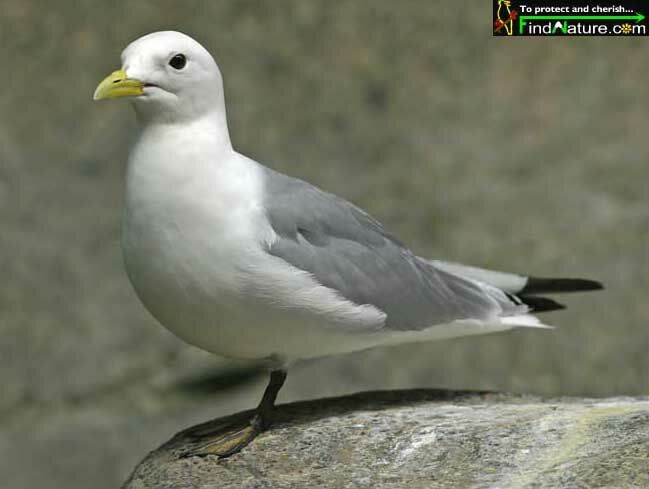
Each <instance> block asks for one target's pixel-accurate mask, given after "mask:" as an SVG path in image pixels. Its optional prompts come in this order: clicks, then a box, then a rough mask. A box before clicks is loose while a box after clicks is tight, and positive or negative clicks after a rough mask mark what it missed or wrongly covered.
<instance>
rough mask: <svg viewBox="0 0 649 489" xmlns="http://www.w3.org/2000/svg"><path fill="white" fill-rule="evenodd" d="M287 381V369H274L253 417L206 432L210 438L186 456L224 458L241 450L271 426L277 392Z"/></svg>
mask: <svg viewBox="0 0 649 489" xmlns="http://www.w3.org/2000/svg"><path fill="white" fill-rule="evenodd" d="M285 381H286V371H285V370H273V371H272V372H271V373H270V381H269V382H268V385H267V386H266V390H265V391H264V395H263V397H262V398H261V401H260V402H259V405H258V406H257V409H255V412H254V414H253V416H252V418H251V419H249V420H247V421H244V422H241V421H238V422H235V423H233V424H230V425H227V426H224V427H219V428H218V429H217V430H215V431H214V432H211V433H209V434H205V435H206V437H207V438H208V439H207V440H206V441H205V442H204V443H201V444H200V445H199V446H198V447H196V448H195V449H193V450H192V451H191V452H189V453H187V454H186V455H185V457H191V456H195V455H196V456H205V455H218V456H219V457H222V458H223V457H229V456H230V455H233V454H235V453H237V452H240V451H241V450H242V449H243V448H245V447H246V446H247V445H249V444H250V442H252V440H254V439H255V438H256V437H257V435H259V434H260V433H261V432H262V431H264V430H267V429H268V428H269V427H270V425H271V423H272V413H273V410H274V409H275V400H276V399H277V393H278V392H279V390H280V389H281V388H282V386H283V385H284V382H285Z"/></svg>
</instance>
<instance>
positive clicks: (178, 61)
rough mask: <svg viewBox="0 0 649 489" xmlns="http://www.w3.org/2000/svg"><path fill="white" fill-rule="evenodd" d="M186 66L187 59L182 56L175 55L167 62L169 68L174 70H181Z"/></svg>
mask: <svg viewBox="0 0 649 489" xmlns="http://www.w3.org/2000/svg"><path fill="white" fill-rule="evenodd" d="M186 64H187V58H185V55H184V54H177V55H175V56H174V57H173V58H171V59H170V60H169V66H171V67H172V68H174V69H176V70H182V69H183V68H184V67H185V65H186Z"/></svg>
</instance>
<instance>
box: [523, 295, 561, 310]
mask: <svg viewBox="0 0 649 489" xmlns="http://www.w3.org/2000/svg"><path fill="white" fill-rule="evenodd" d="M519 299H520V300H521V302H522V303H523V304H525V305H526V306H529V307H530V309H531V311H530V312H546V311H558V310H560V309H565V308H566V306H564V305H563V304H561V303H559V302H557V301H554V300H552V299H548V298H547V297H536V296H524V297H520V296H519Z"/></svg>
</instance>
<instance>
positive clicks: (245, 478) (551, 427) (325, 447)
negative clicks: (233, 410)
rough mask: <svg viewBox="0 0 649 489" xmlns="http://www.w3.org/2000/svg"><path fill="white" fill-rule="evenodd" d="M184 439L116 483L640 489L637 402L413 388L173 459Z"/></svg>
mask: <svg viewBox="0 0 649 489" xmlns="http://www.w3.org/2000/svg"><path fill="white" fill-rule="evenodd" d="M220 421H221V422H222V421H223V420H220ZM216 422H217V420H215V421H212V422H209V423H206V425H207V426H209V425H210V423H216ZM202 426H203V427H205V425H202ZM194 430H195V428H194ZM189 432H190V430H186V431H184V432H182V433H179V434H177V435H176V436H175V437H174V438H173V439H172V440H170V441H169V442H167V443H165V444H164V445H163V446H161V447H160V448H158V449H157V450H155V451H153V452H152V453H150V454H149V455H148V456H147V457H146V458H145V459H144V460H143V461H142V462H141V463H140V464H139V465H138V466H137V467H136V468H135V470H134V472H133V473H132V474H131V476H130V477H129V479H128V480H127V481H126V483H125V484H124V486H123V487H124V488H127V489H144V488H147V489H153V488H155V489H172V488H173V489H185V488H187V489H189V488H192V489H199V488H201V489H203V488H205V489H207V488H210V489H217V488H219V489H221V488H222V489H226V488H244V489H245V488H273V489H275V488H278V489H279V488H305V489H307V488H373V489H381V488H422V489H424V488H425V489H432V488H503V489H509V488H552V489H556V488H571V489H572V488H604V487H606V488H616V489H618V488H647V487H649V398H622V397H620V398H609V399H579V398H559V399H540V398H536V397H529V396H516V395H505V394H492V393H470V392H464V393H463V392H451V391H435V390H415V391H393V392H370V393H363V394H357V395H353V396H348V397H342V398H336V399H324V400H318V401H309V402H300V403H294V404H286V405H283V406H280V408H279V411H278V415H277V424H276V425H275V427H274V428H273V429H272V430H271V431H269V432H266V433H264V434H262V435H261V436H260V437H259V438H258V439H257V440H256V441H255V442H254V443H253V444H252V445H251V446H249V447H247V449H245V450H244V451H243V452H242V453H239V454H237V455H234V456H232V457H231V458H229V459H225V460H219V459H217V458H216V457H211V456H208V457H205V458H198V457H192V458H182V457H180V455H181V454H182V453H183V452H185V451H186V450H187V449H188V448H190V447H192V446H193V444H195V443H196V442H197V441H196V439H195V437H191V436H189V434H188V433H189ZM198 441H199V442H200V439H199V440H198Z"/></svg>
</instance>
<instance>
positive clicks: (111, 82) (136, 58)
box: [94, 31, 227, 128]
mask: <svg viewBox="0 0 649 489" xmlns="http://www.w3.org/2000/svg"><path fill="white" fill-rule="evenodd" d="M117 97H130V99H131V100H132V102H133V105H134V107H135V111H136V112H137V114H138V118H139V119H140V121H141V123H143V124H149V123H155V122H162V123H174V122H188V121H192V120H196V119H203V118H206V117H209V118H214V119H215V121H217V122H219V123H221V122H222V123H223V124H225V102H224V98H223V80H222V78H221V72H220V71H219V68H218V66H217V65H216V62H215V61H214V58H212V56H211V55H210V53H209V52H207V50H206V49H205V48H204V47H203V46H201V45H200V44H199V43H198V42H196V41H195V40H194V39H192V38H191V37H189V36H187V35H185V34H182V33H180V32H174V31H163V32H154V33H152V34H148V35H146V36H144V37H141V38H139V39H137V40H135V41H133V42H132V43H131V44H129V45H128V46H127V47H126V49H125V50H124V51H123V52H122V68H121V69H120V70H117V71H115V72H113V73H111V74H110V75H109V76H107V77H106V78H105V79H104V80H103V81H102V82H101V83H100V84H99V86H98V87H97V90H96V91H95V95H94V99H95V100H101V99H107V98H117ZM225 127H226V128H227V126H225Z"/></svg>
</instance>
